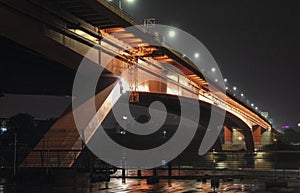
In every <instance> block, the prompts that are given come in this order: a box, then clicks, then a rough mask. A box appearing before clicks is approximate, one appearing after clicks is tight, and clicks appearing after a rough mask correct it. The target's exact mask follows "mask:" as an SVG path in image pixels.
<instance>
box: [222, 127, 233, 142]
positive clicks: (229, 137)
mask: <svg viewBox="0 0 300 193" xmlns="http://www.w3.org/2000/svg"><path fill="white" fill-rule="evenodd" d="M224 144H225V145H232V131H231V130H230V129H229V128H228V127H227V126H224Z"/></svg>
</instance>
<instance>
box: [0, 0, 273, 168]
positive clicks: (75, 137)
mask: <svg viewBox="0 0 300 193" xmlns="http://www.w3.org/2000/svg"><path fill="white" fill-rule="evenodd" d="M0 14H1V16H0V20H1V30H0V36H1V41H2V42H5V44H7V45H10V47H21V48H22V49H25V50H27V52H29V53H30V54H31V55H36V57H38V58H41V60H42V61H48V63H50V64H53V65H54V64H55V65H57V66H60V68H59V70H57V71H55V72H53V78H52V79H51V81H50V82H51V83H49V84H50V85H51V86H54V87H57V88H58V89H53V90H51V88H49V89H45V88H40V87H33V88H32V87H30V88H28V87H27V89H24V88H22V86H19V87H18V88H14V89H10V88H5V86H2V87H3V90H4V92H16V93H27V94H28V93H33V94H49V95H71V92H72V91H71V90H72V89H71V87H70V85H69V87H68V88H66V87H62V85H63V84H64V83H66V82H67V83H68V84H72V83H73V81H72V79H73V78H74V73H73V74H72V73H71V74H72V75H71V76H69V77H68V78H66V79H65V77H62V76H64V75H65V73H62V72H59V71H60V70H61V71H64V72H67V71H68V70H66V69H69V70H71V71H72V72H74V71H76V70H77V69H78V68H79V65H80V63H81V62H82V60H83V58H84V57H86V56H87V53H88V52H91V49H92V50H93V52H94V53H98V56H97V57H96V58H94V57H89V58H88V60H89V62H91V63H93V64H95V65H97V66H98V67H99V68H104V69H103V74H102V76H101V77H100V79H99V81H98V84H97V90H96V93H95V94H96V95H95V97H93V96H91V97H90V98H86V100H85V101H82V103H81V104H80V105H78V106H77V107H75V109H74V106H73V107H71V106H70V107H69V108H68V109H66V110H65V112H64V113H63V115H61V117H59V118H58V119H57V121H56V122H55V124H54V125H53V126H52V127H51V128H50V129H49V131H48V132H47V133H46V134H45V136H44V137H43V138H42V139H41V140H40V142H39V143H38V144H37V145H36V147H35V148H34V149H33V151H32V152H31V153H30V154H29V155H28V156H27V157H26V159H25V160H24V161H23V162H22V164H21V166H22V167H43V166H46V165H52V166H54V167H71V166H72V165H73V164H74V162H75V161H76V159H77V158H79V157H80V155H81V152H82V150H83V148H84V147H85V146H84V144H83V142H82V138H81V137H80V135H81V134H80V133H79V132H78V130H77V126H76V124H75V121H74V115H73V111H85V110H86V107H87V105H88V104H89V103H90V102H91V101H95V108H96V114H95V115H90V114H89V113H88V112H87V116H89V117H88V118H87V120H89V121H88V122H85V123H82V125H83V127H84V130H83V132H84V137H85V142H86V143H87V142H89V140H91V139H92V137H93V134H94V133H95V132H96V130H97V128H98V126H99V125H104V127H105V129H106V131H107V132H108V133H111V135H115V138H116V140H122V139H121V138H122V136H121V137H120V134H121V135H123V134H124V135H125V132H126V128H122V127H120V125H117V124H116V125H115V126H111V125H112V123H115V122H116V121H115V120H113V118H112V117H113V115H112V113H111V109H112V108H113V106H114V105H115V103H116V102H117V101H118V100H122V98H124V97H125V98H126V96H128V97H129V100H130V102H131V103H132V104H135V105H136V104H138V105H139V106H147V105H149V104H150V102H151V101H155V100H156V99H157V100H160V101H164V102H165V103H167V109H168V112H169V113H170V115H172V116H170V117H169V120H168V121H167V123H165V124H166V125H165V128H166V130H167V131H168V133H172V132H173V131H172V129H174V127H175V126H174V125H173V124H174V123H176V119H177V118H178V116H180V115H179V114H178V111H180V110H178V108H176V107H174V108H172V107H173V106H174V104H178V96H181V97H185V98H189V99H192V100H196V101H198V103H199V108H200V109H201V112H204V113H203V114H201V117H200V120H199V128H204V130H205V128H207V126H208V122H209V118H210V112H211V109H212V107H217V108H218V109H222V110H224V111H226V116H225V122H224V125H223V128H222V132H221V135H220V137H219V138H218V139H217V141H216V142H212V143H214V146H213V148H214V149H216V150H218V151H222V150H223V151H236V150H242V149H243V150H245V151H248V152H253V151H255V149H256V148H260V147H261V146H263V145H268V144H272V143H273V134H272V126H271V124H270V123H269V122H268V120H266V119H265V118H264V117H263V116H262V115H260V113H259V112H258V111H256V110H255V109H253V107H251V106H249V105H248V104H246V103H244V102H243V101H242V100H240V99H239V98H238V97H236V96H235V95H234V94H233V93H231V92H230V91H224V93H222V92H218V90H222V88H221V87H220V86H219V85H218V84H217V83H215V82H214V81H210V80H209V79H207V78H205V76H204V75H205V73H204V72H202V71H201V70H199V69H197V68H196V67H195V65H194V64H193V62H192V61H191V60H189V59H188V58H186V57H184V56H183V55H181V54H180V53H178V52H175V51H173V50H171V49H168V48H164V47H157V46H151V45H150V43H149V42H147V41H145V40H144V39H142V38H140V37H137V36H136V35H135V34H134V33H131V32H129V31H127V30H126V28H127V27H130V26H135V25H137V23H136V22H135V21H134V19H133V18H131V17H130V16H129V15H127V14H126V13H124V12H123V11H122V10H120V9H119V8H118V7H115V6H114V5H112V4H110V3H109V2H107V1H106V0H53V1H43V0H24V1H16V0H15V1H11V0H0ZM157 41H160V39H159V38H157ZM124 50H125V51H124ZM96 55H97V54H96ZM112 56H113V57H112ZM11 60H12V59H11ZM106 60H110V62H109V64H108V65H106V66H102V64H101V62H99V61H106ZM9 62H10V61H7V63H9ZM39 63H40V65H42V63H43V62H39ZM164 64H169V65H168V66H166V65H164ZM23 65H26V64H25V63H24V64H23ZM38 65H39V64H38ZM29 66H30V65H29ZM170 66H172V67H173V68H171V67H170ZM35 67H37V66H35ZM24 68H26V67H24ZM37 68H43V67H42V66H39V67H37ZM125 71H128V72H129V74H128V79H127V80H128V81H124V80H121V79H120V78H119V77H120V75H121V74H122V73H124V72H125ZM146 76H156V77H159V78H162V79H163V78H164V81H144V82H143V81H142V80H143V78H145V77H146ZM56 77H57V78H56ZM35 81H37V80H35ZM139 82H142V83H140V84H139ZM19 84H20V85H22V83H19ZM125 84H128V85H129V86H128V87H125V86H124V87H123V86H122V85H125ZM211 89H213V90H215V91H216V92H211ZM116 90H118V91H120V93H119V95H118V97H117V98H115V99H114V100H112V95H113V94H115V91H116ZM175 106H176V105H175ZM136 108H138V107H136ZM145 114H147V113H145ZM145 117H146V118H145ZM145 117H144V119H147V116H145ZM137 119H138V118H137ZM140 119H143V117H140ZM107 120H109V121H107ZM111 127H113V128H111ZM199 130H201V129H199ZM200 133H201V132H200ZM197 137H199V141H200V140H201V139H202V138H203V134H199V133H197V134H196V136H195V139H194V140H197ZM159 140H162V139H158V141H157V144H159V143H161V142H162V141H159ZM197 141H198V140H197ZM127 145H129V146H130V144H127ZM131 145H132V144H131ZM139 145H141V143H139Z"/></svg>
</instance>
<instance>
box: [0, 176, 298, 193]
mask: <svg viewBox="0 0 300 193" xmlns="http://www.w3.org/2000/svg"><path fill="white" fill-rule="evenodd" d="M83 181H85V180H82V179H81V180H79V181H78V179H77V180H76V181H74V183H64V182H62V181H60V182H59V183H58V184H57V183H42V184H22V183H17V184H6V185H0V193H27V192H28V193H118V192H120V193H145V192H150V193H151V192H152V193H177V192H180V193H181V192H184V193H194V192H213V190H212V188H211V185H210V181H209V180H208V181H207V182H206V183H203V182H197V181H196V180H160V183H158V184H156V185H148V184H147V182H146V180H145V179H143V180H138V179H126V183H125V184H123V183H122V180H121V179H119V178H112V179H111V181H110V182H108V183H106V182H101V183H94V184H90V183H86V181H85V182H84V183H83ZM216 192H227V193H238V192H243V193H250V192H251V193H252V192H255V193H274V192H291V193H299V192H300V186H299V188H271V189H268V190H265V187H264V182H263V181H262V180H251V181H248V180H246V181H237V180H234V181H233V182H222V181H221V183H220V186H219V189H217V190H216Z"/></svg>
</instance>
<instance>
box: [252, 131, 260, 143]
mask: <svg viewBox="0 0 300 193" xmlns="http://www.w3.org/2000/svg"><path fill="white" fill-rule="evenodd" d="M252 133H253V134H252V135H253V142H254V147H259V146H261V127H260V126H254V127H252Z"/></svg>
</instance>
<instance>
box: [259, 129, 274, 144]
mask: <svg viewBox="0 0 300 193" xmlns="http://www.w3.org/2000/svg"><path fill="white" fill-rule="evenodd" d="M273 143H274V141H273V136H272V129H267V130H266V131H265V132H263V134H262V135H261V145H270V144H273Z"/></svg>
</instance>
